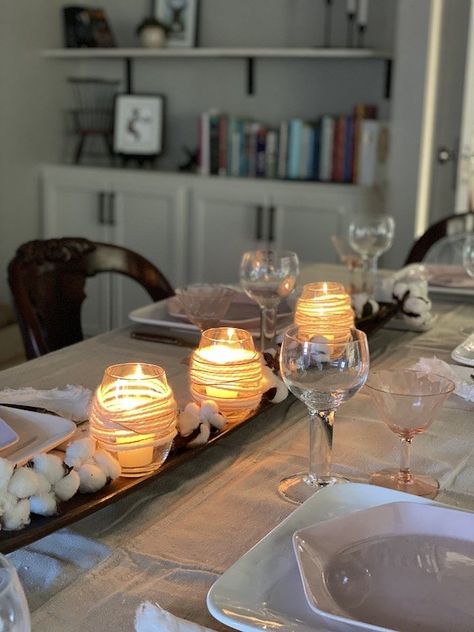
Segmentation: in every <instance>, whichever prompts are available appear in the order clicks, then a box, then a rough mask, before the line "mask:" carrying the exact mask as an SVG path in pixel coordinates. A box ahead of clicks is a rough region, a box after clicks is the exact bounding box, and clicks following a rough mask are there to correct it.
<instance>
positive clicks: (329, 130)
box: [319, 114, 334, 182]
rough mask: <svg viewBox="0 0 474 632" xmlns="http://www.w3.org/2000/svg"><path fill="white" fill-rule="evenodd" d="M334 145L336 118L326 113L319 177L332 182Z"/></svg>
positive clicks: (322, 134) (322, 133)
mask: <svg viewBox="0 0 474 632" xmlns="http://www.w3.org/2000/svg"><path fill="white" fill-rule="evenodd" d="M333 145H334V119H333V117H332V116H329V115H327V114H325V115H324V116H323V117H322V118H321V145H320V151H319V179H320V180H321V181H322V182H330V180H331V175H332V154H333Z"/></svg>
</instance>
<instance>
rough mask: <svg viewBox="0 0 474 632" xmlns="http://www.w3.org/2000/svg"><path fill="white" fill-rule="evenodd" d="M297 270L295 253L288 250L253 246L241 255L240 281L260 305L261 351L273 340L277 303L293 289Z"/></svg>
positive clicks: (297, 262) (270, 344)
mask: <svg viewBox="0 0 474 632" xmlns="http://www.w3.org/2000/svg"><path fill="white" fill-rule="evenodd" d="M298 274H299V261H298V255H297V254H296V253H295V252H291V251H290V250H283V251H279V250H254V251H249V252H245V253H244V254H243V256H242V261H241V263H240V283H241V285H242V287H243V289H244V291H245V293H246V294H247V295H248V296H249V297H250V298H251V299H253V300H254V301H255V302H256V303H258V305H259V307H260V315H261V316H260V350H261V351H263V350H264V349H266V348H268V347H271V346H272V344H273V341H274V338H275V335H276V326H277V309H278V305H279V304H280V302H281V301H282V300H283V299H284V298H287V297H288V296H289V295H290V294H291V293H292V292H293V290H294V288H295V285H296V278H297V276H298Z"/></svg>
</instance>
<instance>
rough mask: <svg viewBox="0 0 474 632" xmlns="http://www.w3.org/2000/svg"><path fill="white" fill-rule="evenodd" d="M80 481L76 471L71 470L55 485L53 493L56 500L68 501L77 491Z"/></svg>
mask: <svg viewBox="0 0 474 632" xmlns="http://www.w3.org/2000/svg"><path fill="white" fill-rule="evenodd" d="M80 482H81V479H80V477H79V474H78V473H77V472H76V470H71V471H70V472H69V474H66V476H64V477H63V478H62V479H61V480H60V481H58V482H57V483H55V485H54V487H53V491H54V493H55V494H56V496H57V498H58V500H69V499H70V498H72V497H73V496H74V494H75V493H76V492H77V490H78V489H79V484H80Z"/></svg>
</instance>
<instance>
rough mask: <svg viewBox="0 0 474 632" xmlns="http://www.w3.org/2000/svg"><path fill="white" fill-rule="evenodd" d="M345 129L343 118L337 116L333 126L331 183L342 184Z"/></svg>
mask: <svg viewBox="0 0 474 632" xmlns="http://www.w3.org/2000/svg"><path fill="white" fill-rule="evenodd" d="M345 128H346V119H345V117H344V116H338V117H337V118H336V121H335V126H334V143H333V152H332V170H331V180H332V181H333V182H344V147H345V140H346V138H345Z"/></svg>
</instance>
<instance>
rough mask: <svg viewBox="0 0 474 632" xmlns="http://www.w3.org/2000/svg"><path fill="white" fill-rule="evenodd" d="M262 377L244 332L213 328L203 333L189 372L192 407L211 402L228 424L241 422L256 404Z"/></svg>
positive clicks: (242, 330) (258, 354)
mask: <svg viewBox="0 0 474 632" xmlns="http://www.w3.org/2000/svg"><path fill="white" fill-rule="evenodd" d="M262 377H263V376H262V364H261V354H260V353H259V352H258V351H256V349H255V346H254V343H253V338H252V336H251V335H250V333H249V332H248V331H245V330H244V329H235V328H233V327H215V328H212V329H207V330H206V331H204V332H203V334H202V336H201V340H200V343H199V347H198V348H197V349H196V350H195V351H194V353H193V355H192V358H191V364H190V369H189V383H190V391H191V396H192V398H193V400H194V401H195V402H196V403H198V404H200V403H201V402H202V401H204V400H206V399H212V400H214V401H215V402H216V404H217V406H218V408H219V412H220V413H221V414H222V415H223V416H224V417H225V418H226V419H227V420H228V421H229V422H234V423H235V422H239V421H243V420H245V419H248V418H249V417H250V416H251V415H252V414H253V413H254V412H255V410H256V409H257V407H258V405H259V403H260V400H261V398H262V389H263V381H262Z"/></svg>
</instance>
